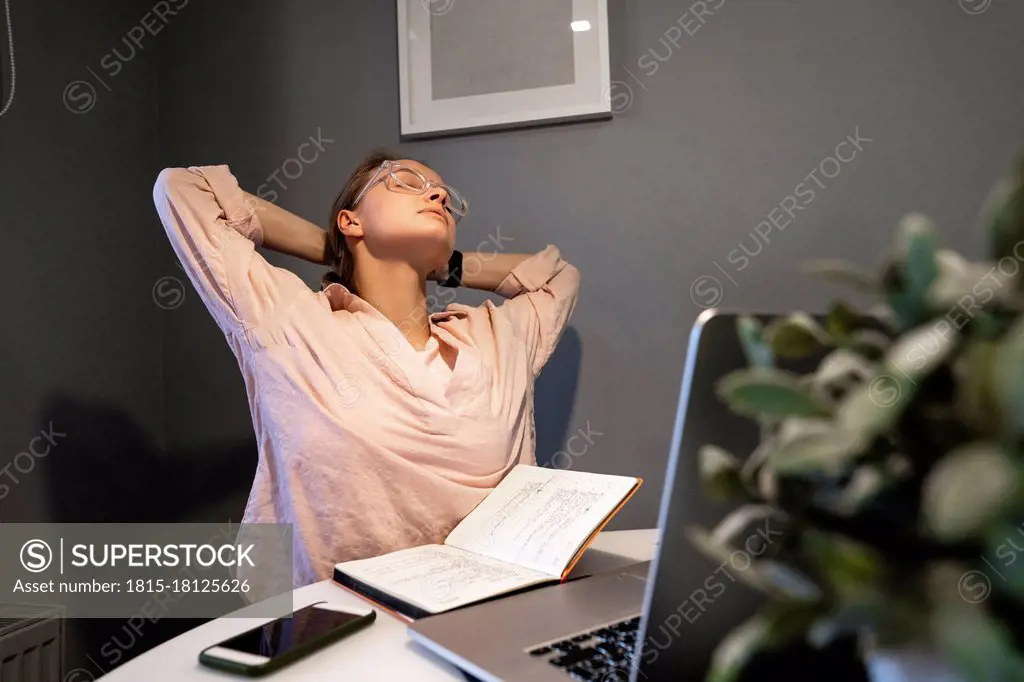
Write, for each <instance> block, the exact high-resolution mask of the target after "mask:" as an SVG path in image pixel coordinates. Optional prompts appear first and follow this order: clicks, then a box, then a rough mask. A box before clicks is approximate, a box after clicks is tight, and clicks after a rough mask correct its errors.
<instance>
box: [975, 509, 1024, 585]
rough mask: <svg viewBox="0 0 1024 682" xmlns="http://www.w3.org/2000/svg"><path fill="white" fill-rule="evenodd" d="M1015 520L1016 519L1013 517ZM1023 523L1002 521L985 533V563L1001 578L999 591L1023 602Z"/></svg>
mask: <svg viewBox="0 0 1024 682" xmlns="http://www.w3.org/2000/svg"><path fill="white" fill-rule="evenodd" d="M1015 520H1016V519H1015ZM1022 548H1024V524H1017V523H1010V522H1008V521H1007V522H1003V523H998V524H995V525H994V527H993V528H992V529H990V530H989V531H988V533H987V538H986V552H985V553H986V554H987V555H989V556H988V557H987V558H985V557H983V558H984V559H985V561H986V563H987V564H988V565H989V566H991V567H992V568H993V570H994V571H996V572H998V574H999V577H1000V578H1001V579H1002V581H1001V582H1002V584H1001V585H1000V586H999V587H1000V591H1005V592H1007V593H1008V594H1010V595H1013V597H1014V598H1015V599H1016V600H1017V601H1018V602H1022V603H1024V556H1021V552H1022Z"/></svg>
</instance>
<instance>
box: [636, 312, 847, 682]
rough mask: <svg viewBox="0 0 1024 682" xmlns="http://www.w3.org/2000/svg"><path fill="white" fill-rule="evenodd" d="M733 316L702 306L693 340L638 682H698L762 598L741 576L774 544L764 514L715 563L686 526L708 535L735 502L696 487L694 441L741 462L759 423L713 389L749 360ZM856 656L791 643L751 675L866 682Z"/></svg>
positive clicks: (843, 647)
mask: <svg viewBox="0 0 1024 682" xmlns="http://www.w3.org/2000/svg"><path fill="white" fill-rule="evenodd" d="M736 319H737V315H736V314H733V313H722V312H716V311H706V312H705V313H704V314H703V315H702V316H701V318H700V320H699V321H698V323H697V325H696V326H695V328H694V332H693V334H692V335H691V338H690V347H689V349H688V351H687V359H686V369H685V375H684V378H683V385H682V388H681V392H680V401H679V413H678V414H677V417H676V430H675V434H674V436H673V441H672V451H671V456H670V458H669V462H670V463H669V468H668V471H667V472H666V478H665V488H664V492H663V496H662V502H661V504H662V506H661V512H660V515H659V521H658V526H659V528H660V529H663V530H662V532H661V543H660V547H659V551H658V556H657V557H656V558H655V560H654V561H653V562H652V568H651V575H652V577H653V580H650V581H649V583H648V592H647V596H646V600H645V604H644V617H643V619H642V621H641V624H640V631H639V632H638V633H637V642H638V646H639V647H640V652H639V653H640V657H639V670H638V671H637V673H638V674H637V675H634V677H635V679H637V680H640V681H661V680H673V681H675V680H683V681H689V680H693V681H694V682H696V681H698V680H699V681H703V680H704V678H705V676H706V674H707V670H708V665H709V663H710V660H711V656H712V654H713V653H714V650H715V648H716V647H717V646H718V644H719V643H720V642H721V641H722V640H723V639H724V638H725V637H726V635H727V634H729V632H731V631H732V630H733V629H735V628H737V627H738V626H740V625H741V624H742V623H743V622H744V621H746V620H747V618H749V617H750V616H752V615H754V614H755V613H756V612H757V610H758V608H759V607H760V606H761V605H762V603H763V597H762V596H761V595H760V594H759V593H758V592H756V591H754V590H753V589H752V588H750V587H748V586H747V585H746V584H745V583H743V582H742V579H741V578H742V576H741V575H740V574H741V573H742V571H744V570H745V569H748V568H749V566H750V563H751V561H753V560H754V559H756V558H757V556H759V555H761V554H763V553H764V552H765V551H766V550H767V549H768V548H769V547H770V545H771V544H772V543H775V542H779V541H780V537H779V536H780V534H781V529H780V528H778V527H775V526H773V525H772V522H771V520H761V521H755V522H753V523H751V524H750V526H749V527H748V528H747V529H746V530H745V531H744V534H743V535H742V536H741V537H740V541H739V542H738V545H739V546H742V547H744V549H741V550H739V551H736V552H734V553H733V554H732V555H731V556H729V557H728V559H727V560H725V561H716V560H713V559H711V558H709V557H708V556H707V555H705V554H704V553H702V552H700V551H699V550H698V549H696V548H695V547H694V545H693V543H692V542H691V540H690V539H689V538H688V537H687V535H686V532H685V531H686V528H687V527H688V526H692V525H696V526H699V527H701V528H704V529H705V530H708V531H710V530H711V529H713V528H714V527H715V526H716V525H717V523H718V522H719V521H721V519H722V518H724V517H725V516H726V515H727V514H728V513H729V512H730V511H732V510H734V509H735V508H736V504H735V503H726V502H715V501H712V500H710V499H709V498H708V497H707V496H706V495H705V494H704V492H703V491H702V489H701V483H700V475H699V471H698V457H697V452H698V450H699V449H700V448H701V446H703V445H706V444H713V445H718V446H719V447H721V448H723V449H725V450H726V451H728V452H731V453H732V454H734V455H736V456H737V457H740V458H745V457H746V456H748V455H749V453H751V452H752V451H753V450H754V448H755V447H756V446H757V444H758V440H759V433H758V428H757V425H756V423H754V422H753V421H751V420H748V419H744V418H742V417H739V416H736V415H733V414H732V413H731V412H730V411H729V409H728V407H727V406H726V405H725V404H724V403H722V402H721V401H720V400H719V399H718V397H717V396H716V394H715V391H714V386H715V383H716V382H717V381H718V380H719V379H720V378H722V377H723V376H725V375H726V374H728V373H729V372H732V371H735V370H737V369H741V368H743V367H745V366H746V365H747V360H746V357H745V355H744V353H743V349H742V346H741V345H740V341H739V338H738V336H737V333H736ZM761 319H762V320H764V321H767V320H768V319H770V318H769V317H768V316H762V317H761ZM818 361H819V358H810V359H809V360H808V361H804V362H801V363H800V364H798V365H792V366H789V367H786V369H791V370H793V371H797V372H800V373H804V372H808V371H813V369H814V367H815V366H816V364H817V362H818ZM855 654H856V650H855V649H854V642H852V641H849V640H842V641H839V642H837V643H836V644H835V645H834V646H832V647H830V648H829V649H827V650H823V651H821V652H817V651H814V650H811V649H810V648H809V647H790V648H788V649H785V650H780V651H777V652H774V653H772V654H770V655H764V656H761V657H759V659H758V660H757V661H756V662H755V664H754V665H753V667H752V669H751V672H750V675H752V676H753V677H754V678H755V679H758V680H762V679H770V678H768V677H765V675H767V674H772V673H778V674H779V675H781V676H783V677H782V679H785V680H787V681H789V682H792V681H793V680H803V679H808V680H812V679H813V680H821V679H823V678H822V675H823V674H825V672H827V674H828V678H827V679H828V682H841V681H843V680H864V679H866V676H865V673H864V669H863V666H862V664H861V663H860V662H859V661H858V659H857V657H856V655H855ZM741 679H748V677H744V678H741Z"/></svg>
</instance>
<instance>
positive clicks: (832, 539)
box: [801, 530, 887, 601]
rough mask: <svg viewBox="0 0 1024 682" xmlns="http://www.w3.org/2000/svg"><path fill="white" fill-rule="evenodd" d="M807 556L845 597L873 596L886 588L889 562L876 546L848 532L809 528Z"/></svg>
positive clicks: (804, 541) (805, 542)
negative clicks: (885, 581) (848, 534)
mask: <svg viewBox="0 0 1024 682" xmlns="http://www.w3.org/2000/svg"><path fill="white" fill-rule="evenodd" d="M801 541H802V546H803V552H804V556H805V557H806V558H807V559H808V560H809V561H811V562H812V563H813V564H814V565H815V567H816V568H817V571H818V573H819V574H820V575H821V576H822V577H823V579H824V580H827V581H828V583H829V584H830V585H831V586H832V589H833V590H834V591H835V593H836V594H837V595H839V598H840V600H841V601H856V600H864V599H867V598H870V596H871V595H872V594H874V593H876V592H878V591H880V590H881V589H882V584H881V583H882V579H883V576H884V574H885V567H886V565H887V564H886V562H885V560H884V558H883V557H882V556H881V555H879V554H878V553H877V552H876V551H875V550H874V549H872V548H870V547H868V546H867V545H863V544H861V543H859V542H856V541H854V540H850V539H848V538H846V537H844V536H841V535H836V534H833V533H824V532H820V531H815V530H809V531H807V532H805V533H804V534H803V535H802V536H801Z"/></svg>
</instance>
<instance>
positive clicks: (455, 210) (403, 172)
mask: <svg viewBox="0 0 1024 682" xmlns="http://www.w3.org/2000/svg"><path fill="white" fill-rule="evenodd" d="M388 178H390V179H391V180H392V183H393V185H394V186H392V187H388V185H387V184H385V187H388V189H390V190H392V191H401V190H405V191H408V192H412V193H414V194H423V193H424V192H426V191H427V190H428V189H430V188H431V187H440V188H442V189H443V190H444V191H445V193H446V194H447V195H448V201H447V202H445V208H446V209H447V210H448V212H449V213H451V214H452V217H453V218H454V219H455V222H456V223H457V222H459V220H461V219H462V218H464V217H465V216H466V214H467V213H469V202H468V201H466V200H465V199H464V198H463V196H462V195H461V194H459V193H458V192H457V191H456V190H455V188H454V187H452V186H451V185H448V184H445V183H441V182H434V181H433V180H428V179H427V178H426V177H425V176H424V175H423V174H422V173H420V172H419V171H418V170H416V169H415V168H413V167H411V166H403V165H402V164H400V163H395V162H394V161H385V162H384V163H382V164H381V165H380V166H379V167H378V168H377V170H376V171H375V172H374V174H373V177H371V178H370V181H369V182H368V183H366V186H365V187H363V189H362V190H361V191H360V192H359V194H358V195H357V196H356V199H355V201H353V202H352V206H353V207H355V206H356V205H357V204H359V201H360V200H361V199H362V198H363V196H364V195H365V194H366V193H367V192H369V191H370V189H371V188H372V187H373V186H374V185H376V184H377V183H378V182H384V181H386V180H387V179H388Z"/></svg>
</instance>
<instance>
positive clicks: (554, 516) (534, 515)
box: [445, 465, 637, 577]
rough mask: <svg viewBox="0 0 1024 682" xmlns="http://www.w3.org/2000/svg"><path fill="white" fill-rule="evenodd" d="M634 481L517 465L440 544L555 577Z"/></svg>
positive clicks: (632, 485) (635, 481) (627, 477)
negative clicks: (443, 543)
mask: <svg viewBox="0 0 1024 682" xmlns="http://www.w3.org/2000/svg"><path fill="white" fill-rule="evenodd" d="M636 484H637V480H636V479H635V478H633V477H630V476H611V475H608V474H593V473H587V472H581V471H564V470H560V469H547V468H544V467H536V466H526V465H520V466H517V467H516V468H515V469H513V470H512V471H511V472H509V474H508V476H506V477H505V479H504V480H502V482H501V483H500V484H499V485H498V487H497V488H495V489H494V491H493V492H492V493H491V494H490V495H488V496H487V497H486V498H484V500H483V502H481V503H480V504H479V505H477V507H476V509H474V510H473V512H472V513H471V514H470V515H469V516H467V517H466V518H465V519H463V521H462V523H460V524H459V525H458V526H456V528H455V530H453V531H452V532H451V533H450V534H449V535H448V538H447V539H446V540H445V544H446V545H451V546H453V547H460V548H462V549H465V550H468V551H470V552H475V553H477V554H482V555H484V556H488V557H492V558H495V559H501V560H503V561H508V562H510V563H514V564H518V565H520V566H525V567H527V568H532V569H534V570H537V571H541V572H543V573H546V574H548V575H549V576H554V577H560V576H561V574H562V571H563V570H564V569H565V567H566V566H568V564H569V562H570V561H571V560H572V557H573V556H574V555H575V554H576V550H577V549H579V547H580V545H582V544H583V542H584V541H585V540H586V539H587V538H588V537H589V536H590V534H591V533H593V531H594V530H595V529H596V528H597V527H598V526H600V525H601V522H602V521H604V519H605V518H606V517H607V516H608V515H609V514H611V513H612V511H613V510H614V509H615V508H616V507H617V506H618V505H619V503H620V502H621V501H622V499H623V498H624V497H625V496H626V495H627V494H628V493H629V491H630V490H632V489H633V488H634V487H635V486H636Z"/></svg>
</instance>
